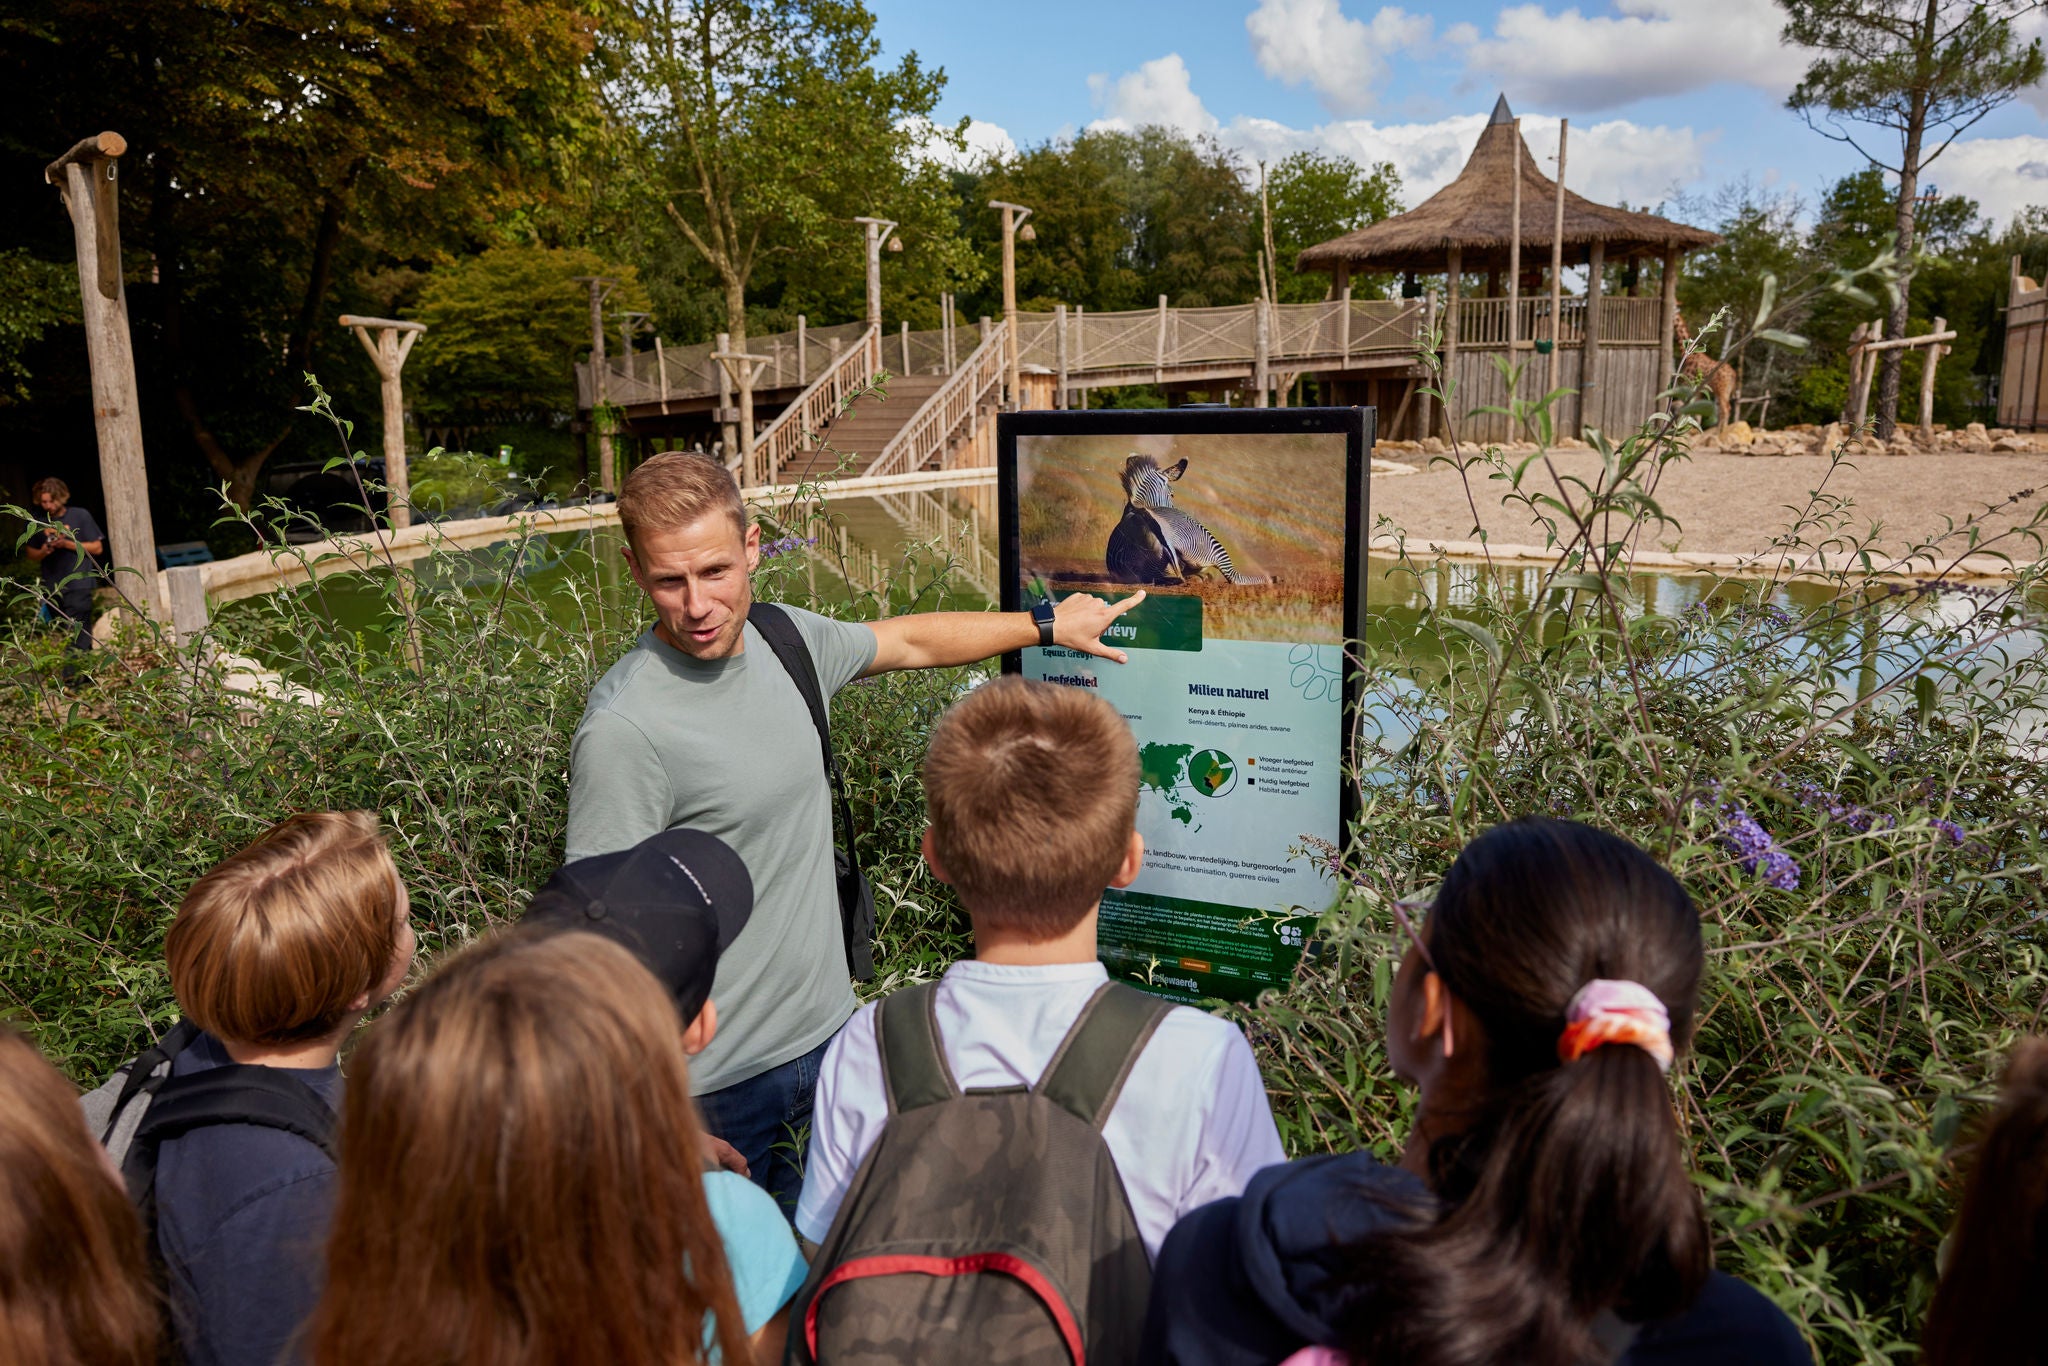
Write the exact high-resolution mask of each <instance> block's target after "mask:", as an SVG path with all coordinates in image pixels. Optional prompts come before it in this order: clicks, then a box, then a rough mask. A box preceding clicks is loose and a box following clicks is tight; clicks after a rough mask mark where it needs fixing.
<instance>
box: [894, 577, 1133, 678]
mask: <svg viewBox="0 0 2048 1366" xmlns="http://www.w3.org/2000/svg"><path fill="white" fill-rule="evenodd" d="M1144 600H1145V594H1144V591H1143V590H1142V589H1141V590H1139V591H1138V592H1136V593H1134V594H1132V595H1131V596H1130V597H1128V598H1125V599H1124V600H1123V601H1122V602H1119V603H1117V604H1115V605H1114V606H1112V605H1110V604H1109V603H1106V602H1104V601H1103V600H1102V599H1101V598H1097V597H1091V596H1089V595H1088V594H1086V593H1076V594H1074V595H1073V596H1071V597H1067V598H1063V599H1061V600H1060V602H1059V603H1058V604H1057V605H1056V606H1055V607H1054V608H1053V619H1052V639H1053V644H1055V645H1063V646H1065V647H1066V648H1067V649H1069V650H1079V651H1081V652H1082V653H1083V654H1091V655H1100V656H1101V657H1102V658H1104V659H1113V660H1115V661H1116V662H1117V663H1119V664H1122V663H1125V662H1126V661H1127V658H1128V657H1127V656H1126V655H1125V654H1124V652H1123V651H1122V650H1118V649H1114V648H1112V647H1110V646H1106V645H1104V644H1103V643H1102V633H1103V631H1104V630H1105V629H1107V628H1108V626H1109V624H1110V623H1111V622H1112V621H1115V620H1116V619H1117V618H1118V617H1120V616H1122V615H1123V614H1124V613H1126V612H1128V611H1130V610H1131V609H1132V608H1133V607H1136V606H1137V605H1138V604H1139V603H1141V602H1143V601H1144ZM872 628H873V630H874V633H875V641H876V645H875V661H874V663H872V664H870V665H868V667H867V669H866V670H865V671H864V672H863V673H862V674H861V677H863V678H867V677H870V676H872V675H874V674H884V673H889V672H890V671H892V670H895V669H943V668H947V667H949V666H951V665H955V664H972V663H974V662H975V661H976V660H981V659H987V658H989V657H990V656H991V655H999V654H1003V653H1005V652H1007V651H1010V650H1021V649H1023V648H1024V647H1025V646H1027V645H1036V644H1037V643H1038V623H1037V622H1034V621H1033V620H1032V619H1031V614H1030V613H1029V612H919V613H916V614H915V615H912V616H907V617H889V618H886V619H885V620H882V621H877V622H874V623H872Z"/></svg>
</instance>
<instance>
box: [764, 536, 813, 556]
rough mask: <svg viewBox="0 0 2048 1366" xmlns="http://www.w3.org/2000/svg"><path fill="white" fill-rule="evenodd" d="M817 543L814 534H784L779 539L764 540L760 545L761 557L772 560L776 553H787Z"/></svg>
mask: <svg viewBox="0 0 2048 1366" xmlns="http://www.w3.org/2000/svg"><path fill="white" fill-rule="evenodd" d="M817 543H818V538H817V537H816V536H784V537H782V538H781V539H779V540H774V541H767V542H764V543H763V544H762V546H761V558H762V559H764V560H772V559H774V558H775V557H776V556H777V555H787V554H788V553H789V552H790V551H792V550H801V549H803V548H804V547H805V546H810V545H816V544H817Z"/></svg>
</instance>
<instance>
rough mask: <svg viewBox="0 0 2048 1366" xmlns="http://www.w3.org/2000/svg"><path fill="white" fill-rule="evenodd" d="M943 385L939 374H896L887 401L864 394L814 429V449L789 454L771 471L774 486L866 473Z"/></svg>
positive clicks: (849, 477) (848, 477)
mask: <svg viewBox="0 0 2048 1366" xmlns="http://www.w3.org/2000/svg"><path fill="white" fill-rule="evenodd" d="M945 382H946V376H944V375H900V376H897V377H896V378H893V379H891V380H890V381H889V384H888V390H887V393H888V396H887V397H886V398H885V397H883V396H882V395H881V394H868V395H866V396H865V397H863V398H858V399H855V400H854V403H853V407H852V409H851V410H849V411H848V412H847V413H846V414H845V415H844V416H841V417H838V418H835V419H834V420H832V421H831V422H828V423H826V424H825V425H824V427H823V428H822V429H821V430H820V431H819V433H818V437H819V440H820V442H821V443H822V444H821V445H820V447H819V449H817V450H800V451H797V452H795V453H794V454H792V455H791V456H790V458H789V459H788V460H787V461H785V462H784V463H783V466H782V468H781V469H780V470H778V471H777V472H776V481H775V482H777V483H778V484H795V483H800V482H802V481H805V480H811V479H823V478H827V477H829V476H831V475H832V474H834V473H835V472H837V473H838V474H839V476H840V477H841V478H846V479H851V478H855V477H858V476H859V475H863V474H866V473H867V472H868V467H869V466H870V465H872V464H874V463H875V459H876V457H878V456H880V455H881V453H882V451H883V450H884V449H885V448H886V447H887V446H888V444H889V442H890V441H891V440H892V439H893V438H894V437H895V435H896V434H897V433H898V432H900V431H902V430H903V428H904V425H905V424H906V423H908V422H909V421H910V419H911V418H913V417H915V416H917V410H918V409H920V408H922V407H923V406H924V402H925V400H926V399H928V398H930V397H931V396H932V395H933V394H935V393H937V392H938V391H939V386H940V385H942V384H944V383H945ZM842 461H844V462H845V468H844V469H843V470H841V469H840V463H841V462H842Z"/></svg>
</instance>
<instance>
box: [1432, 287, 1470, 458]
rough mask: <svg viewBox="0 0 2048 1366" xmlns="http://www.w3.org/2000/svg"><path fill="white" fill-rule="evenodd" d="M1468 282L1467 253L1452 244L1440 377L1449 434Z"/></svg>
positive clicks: (1446, 288)
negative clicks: (1462, 299) (1463, 297)
mask: <svg viewBox="0 0 2048 1366" xmlns="http://www.w3.org/2000/svg"><path fill="white" fill-rule="evenodd" d="M1464 283H1465V253H1464V252H1463V251H1462V250H1460V249H1459V248H1457V247H1452V248H1451V250H1450V255H1449V256H1448V257H1447V258H1446V259H1445V261H1444V285H1445V290H1444V292H1445V298H1444V353H1443V356H1444V358H1443V372H1442V374H1441V375H1440V376H1439V377H1438V378H1439V383H1438V386H1437V387H1438V388H1440V389H1442V390H1443V391H1444V399H1445V402H1444V428H1445V431H1446V434H1448V432H1449V429H1450V425H1451V420H1452V418H1451V401H1452V400H1453V399H1454V398H1455V397H1456V392H1457V391H1456V390H1454V389H1452V388H1451V385H1452V383H1453V382H1454V377H1455V376H1456V375H1457V373H1458V312H1459V309H1458V302H1459V296H1460V295H1461V294H1462V292H1463V286H1464Z"/></svg>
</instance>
